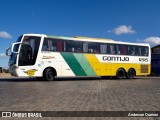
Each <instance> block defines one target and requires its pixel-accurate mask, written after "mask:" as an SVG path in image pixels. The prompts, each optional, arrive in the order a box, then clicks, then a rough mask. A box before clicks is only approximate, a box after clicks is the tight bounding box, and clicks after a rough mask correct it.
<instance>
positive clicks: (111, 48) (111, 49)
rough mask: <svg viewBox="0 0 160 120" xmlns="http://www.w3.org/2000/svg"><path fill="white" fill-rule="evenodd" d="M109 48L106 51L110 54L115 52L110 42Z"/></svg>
mask: <svg viewBox="0 0 160 120" xmlns="http://www.w3.org/2000/svg"><path fill="white" fill-rule="evenodd" d="M109 48H110V50H109V52H108V53H110V54H116V49H115V45H113V44H110V45H109Z"/></svg>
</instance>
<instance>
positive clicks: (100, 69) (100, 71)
mask: <svg viewBox="0 0 160 120" xmlns="http://www.w3.org/2000/svg"><path fill="white" fill-rule="evenodd" d="M84 55H85V57H86V59H87V60H88V62H89V64H90V65H91V66H92V68H93V70H94V72H95V73H96V75H97V76H104V75H106V74H107V71H108V72H109V71H110V70H109V69H111V67H110V66H111V64H107V63H100V62H99V60H98V58H97V57H96V55H93V54H84ZM108 74H109V73H108Z"/></svg>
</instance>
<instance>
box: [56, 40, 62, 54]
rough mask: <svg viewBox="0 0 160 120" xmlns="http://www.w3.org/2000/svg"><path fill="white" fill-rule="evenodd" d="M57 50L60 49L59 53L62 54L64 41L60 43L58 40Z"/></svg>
mask: <svg viewBox="0 0 160 120" xmlns="http://www.w3.org/2000/svg"><path fill="white" fill-rule="evenodd" d="M57 48H58V51H59V52H62V51H63V47H62V41H58V40H57Z"/></svg>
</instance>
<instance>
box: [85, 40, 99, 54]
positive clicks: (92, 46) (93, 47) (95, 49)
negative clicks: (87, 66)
mask: <svg viewBox="0 0 160 120" xmlns="http://www.w3.org/2000/svg"><path fill="white" fill-rule="evenodd" d="M88 52H89V53H99V44H98V43H95V42H89V44H88Z"/></svg>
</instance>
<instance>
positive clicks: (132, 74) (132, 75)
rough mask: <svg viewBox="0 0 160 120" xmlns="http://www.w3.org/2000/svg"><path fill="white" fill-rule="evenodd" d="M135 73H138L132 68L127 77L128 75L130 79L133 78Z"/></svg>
mask: <svg viewBox="0 0 160 120" xmlns="http://www.w3.org/2000/svg"><path fill="white" fill-rule="evenodd" d="M135 75H136V73H135V71H134V69H132V68H130V69H129V70H128V72H127V75H126V77H127V78H128V79H133V78H134V77H135Z"/></svg>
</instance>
